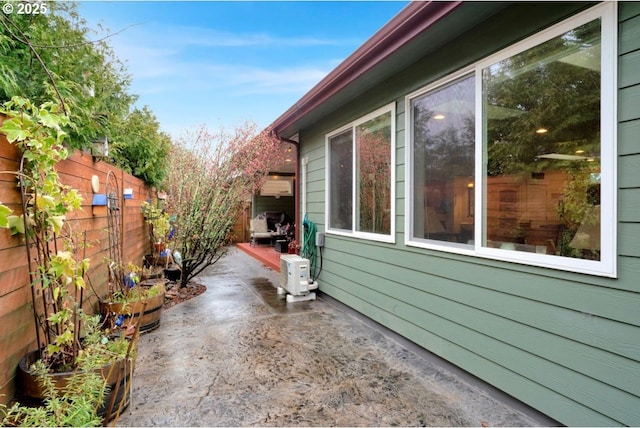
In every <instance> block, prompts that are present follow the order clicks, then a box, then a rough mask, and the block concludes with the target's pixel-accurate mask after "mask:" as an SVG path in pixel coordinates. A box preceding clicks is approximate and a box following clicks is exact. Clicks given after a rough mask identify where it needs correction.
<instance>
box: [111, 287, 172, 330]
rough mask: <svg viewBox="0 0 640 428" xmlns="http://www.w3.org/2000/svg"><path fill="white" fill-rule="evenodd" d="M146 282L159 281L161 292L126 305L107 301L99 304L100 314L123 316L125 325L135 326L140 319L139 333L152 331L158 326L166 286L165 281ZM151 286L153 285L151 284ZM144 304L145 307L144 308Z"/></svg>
mask: <svg viewBox="0 0 640 428" xmlns="http://www.w3.org/2000/svg"><path fill="white" fill-rule="evenodd" d="M148 281H161V283H160V284H161V285H160V287H161V290H160V291H159V292H158V294H156V295H155V296H153V297H151V298H148V299H144V300H139V301H136V302H127V303H115V302H108V301H101V302H100V313H101V314H102V315H103V316H105V317H109V316H111V315H114V314H117V315H123V316H124V318H125V325H128V324H132V325H133V324H135V323H136V322H137V321H138V318H140V317H141V319H140V333H146V332H148V331H151V330H154V329H156V328H158V327H159V326H160V318H161V317H162V305H163V304H164V294H165V287H164V284H166V280H165V279H160V280H146V281H145V282H148ZM151 285H153V284H151ZM144 302H146V303H147V306H146V307H144Z"/></svg>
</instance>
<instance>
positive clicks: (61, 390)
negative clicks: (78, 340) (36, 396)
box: [0, 315, 136, 426]
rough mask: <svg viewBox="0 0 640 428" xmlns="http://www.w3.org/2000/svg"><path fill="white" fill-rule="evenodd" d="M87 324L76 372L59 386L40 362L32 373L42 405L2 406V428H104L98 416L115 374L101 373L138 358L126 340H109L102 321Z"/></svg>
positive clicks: (87, 318)
mask: <svg viewBox="0 0 640 428" xmlns="http://www.w3.org/2000/svg"><path fill="white" fill-rule="evenodd" d="M84 321H85V322H84V326H85V333H86V336H85V337H84V340H83V342H84V345H85V348H84V350H83V351H82V352H81V353H80V354H79V356H78V364H77V369H76V370H75V371H74V372H73V374H72V375H70V376H69V377H67V378H66V382H65V384H64V385H63V386H60V385H57V384H56V383H55V382H54V381H53V379H52V378H51V376H50V375H49V373H50V372H49V368H48V367H47V366H46V365H45V363H44V361H42V360H37V361H36V362H35V363H34V364H33V365H32V366H31V368H30V370H31V372H33V373H34V374H36V375H37V377H38V382H40V384H41V385H42V388H43V391H44V396H45V400H44V402H43V405H42V406H28V405H23V404H21V403H19V402H16V403H15V404H13V405H12V406H11V407H7V406H5V405H0V422H1V425H2V426H8V425H11V426H101V425H102V424H103V423H104V419H103V416H100V415H99V413H100V409H103V408H104V406H105V399H106V397H107V394H108V393H109V391H110V386H109V381H108V379H109V378H111V375H112V373H109V372H107V373H102V372H101V371H99V370H98V369H101V368H103V367H105V366H107V365H108V364H109V363H113V362H114V361H117V360H119V359H121V358H123V357H128V358H130V359H133V358H135V352H136V348H135V346H133V347H132V346H131V344H132V342H131V341H130V340H129V339H126V338H125V337H124V336H120V337H118V338H115V339H114V338H107V337H106V336H105V335H104V332H103V331H101V330H100V328H99V327H100V317H98V316H86V315H84ZM111 367H114V366H113V365H112V366H111ZM112 370H113V369H112Z"/></svg>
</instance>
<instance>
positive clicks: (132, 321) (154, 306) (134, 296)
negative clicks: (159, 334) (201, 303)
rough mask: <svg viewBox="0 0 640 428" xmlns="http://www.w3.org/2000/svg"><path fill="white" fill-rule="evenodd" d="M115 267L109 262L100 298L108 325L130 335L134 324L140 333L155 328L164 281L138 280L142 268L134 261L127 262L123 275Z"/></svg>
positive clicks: (159, 312)
mask: <svg viewBox="0 0 640 428" xmlns="http://www.w3.org/2000/svg"><path fill="white" fill-rule="evenodd" d="M118 269H121V268H120V267H119V266H117V264H115V263H113V262H110V263H109V272H110V274H109V278H110V279H109V292H108V294H107V295H106V296H104V297H102V298H99V306H100V312H101V313H102V315H103V317H104V318H105V319H106V320H108V324H109V326H110V328H112V329H114V330H118V329H123V330H124V331H125V332H126V334H130V333H131V331H132V329H134V328H135V326H136V325H138V326H139V330H140V332H141V333H144V332H148V331H151V330H154V329H156V328H157V327H158V326H159V325H160V319H161V316H162V306H163V305H164V296H165V292H166V288H165V284H166V282H167V280H166V279H163V278H157V279H147V280H144V281H140V276H139V272H140V270H141V269H140V268H139V267H138V266H136V265H134V264H133V263H129V265H128V272H127V273H126V274H124V275H118V274H116V273H115V271H116V270H118ZM120 278H122V279H121V280H120Z"/></svg>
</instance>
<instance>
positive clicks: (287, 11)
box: [79, 1, 407, 137]
mask: <svg viewBox="0 0 640 428" xmlns="http://www.w3.org/2000/svg"><path fill="white" fill-rule="evenodd" d="M406 3H407V2H404V1H402V2H401V1H386V2H383V1H356V2H343V1H329V2H311V1H286V2H270V1H258V2H249V1H193V2H186V1H139V2H133V1H114V2H107V1H82V2H80V8H79V10H80V14H81V16H82V17H83V18H85V19H86V20H87V23H88V25H89V26H90V27H91V28H97V24H98V23H102V25H103V26H104V27H105V28H107V29H108V30H109V31H110V32H111V33H116V32H120V31H121V30H123V29H124V31H122V32H120V33H118V34H115V35H114V36H113V37H111V38H110V39H109V44H110V45H111V47H112V48H113V49H114V52H115V54H116V56H117V57H118V58H119V59H120V60H121V61H123V62H124V63H125V64H126V65H127V69H128V71H129V73H130V74H131V76H132V79H133V81H132V85H131V92H132V93H134V94H137V95H139V101H138V105H139V106H143V105H147V106H149V107H150V108H151V110H152V111H153V112H154V114H155V115H156V117H157V118H158V121H159V122H160V126H161V128H162V130H164V131H166V132H169V133H170V134H171V135H172V136H174V137H177V136H179V135H181V134H182V133H183V132H184V130H186V129H190V128H194V127H196V126H198V125H201V124H206V125H207V126H208V127H209V128H210V129H215V128H219V127H223V128H227V129H229V128H232V127H234V126H235V125H238V124H241V123H242V122H244V121H245V120H249V121H252V122H255V123H257V124H258V125H259V126H260V127H266V126H268V125H269V124H270V123H271V122H272V121H273V120H275V119H276V118H277V117H278V116H279V115H280V114H281V113H283V112H284V111H285V110H286V109H288V108H289V107H290V106H291V105H293V104H294V103H295V102H296V101H297V100H298V99H300V97H302V96H303V95H304V94H305V93H306V92H307V91H308V90H309V89H311V88H312V87H313V86H314V85H315V84H316V83H318V82H319V81H320V80H321V79H322V78H323V77H324V76H326V75H327V74H328V73H329V72H330V71H331V70H332V69H333V68H335V67H336V66H337V65H338V64H339V63H340V62H342V61H343V60H344V59H345V58H346V57H347V56H349V54H351V53H352V52H353V51H354V50H355V49H357V48H358V47H359V46H360V45H361V44H362V43H364V42H365V41H366V40H367V39H368V38H369V37H371V36H372V35H373V34H374V33H375V32H376V31H377V30H378V29H380V28H381V27H382V26H383V25H384V24H385V23H387V22H388V21H389V20H390V19H391V18H392V17H393V16H394V15H396V14H397V13H398V12H399V11H400V10H401V9H402V8H403V7H404V6H405V5H406ZM104 34H105V33H104V32H103V33H99V35H96V38H97V37H99V36H100V35H104Z"/></svg>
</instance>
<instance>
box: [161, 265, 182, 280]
mask: <svg viewBox="0 0 640 428" xmlns="http://www.w3.org/2000/svg"><path fill="white" fill-rule="evenodd" d="M164 276H165V278H167V279H168V280H169V281H173V282H178V281H179V280H180V276H182V271H181V270H180V269H178V268H177V267H170V268H167V269H165V270H164Z"/></svg>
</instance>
